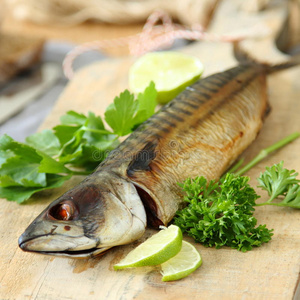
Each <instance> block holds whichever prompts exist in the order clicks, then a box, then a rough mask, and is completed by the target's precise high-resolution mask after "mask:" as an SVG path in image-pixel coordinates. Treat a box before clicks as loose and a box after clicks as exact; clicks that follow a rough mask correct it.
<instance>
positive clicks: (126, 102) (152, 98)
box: [105, 82, 157, 136]
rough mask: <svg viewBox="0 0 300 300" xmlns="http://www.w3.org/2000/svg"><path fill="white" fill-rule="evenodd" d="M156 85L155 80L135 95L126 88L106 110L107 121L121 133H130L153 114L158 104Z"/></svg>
mask: <svg viewBox="0 0 300 300" xmlns="http://www.w3.org/2000/svg"><path fill="white" fill-rule="evenodd" d="M156 95H157V92H156V90H155V85H154V83H153V82H151V83H150V85H149V86H148V87H147V88H146V89H145V91H144V93H141V94H139V95H138V98H137V100H134V95H133V94H131V93H130V92H129V91H128V90H125V91H124V92H123V93H121V94H120V96H119V97H116V98H115V99H114V103H112V104H111V105H110V106H109V107H108V108H107V109H106V112H105V121H106V122H107V124H108V125H109V126H110V127H111V128H112V129H113V131H114V132H115V133H116V134H117V135H119V136H124V135H127V134H129V133H130V132H132V131H133V129H134V128H136V127H137V126H138V125H139V124H141V123H142V122H144V121H146V120H147V119H148V118H149V117H150V116H152V115H153V113H154V110H155V106H156Z"/></svg>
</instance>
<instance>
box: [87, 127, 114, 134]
mask: <svg viewBox="0 0 300 300" xmlns="http://www.w3.org/2000/svg"><path fill="white" fill-rule="evenodd" d="M82 129H84V130H85V131H90V132H94V133H100V134H113V135H115V133H113V132H111V131H109V130H106V129H94V128H89V127H86V126H83V127H82Z"/></svg>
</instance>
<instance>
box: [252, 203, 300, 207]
mask: <svg viewBox="0 0 300 300" xmlns="http://www.w3.org/2000/svg"><path fill="white" fill-rule="evenodd" d="M264 205H273V206H285V207H293V206H292V205H289V204H286V203H274V202H263V203H255V206H264ZM295 208H299V207H298V206H295Z"/></svg>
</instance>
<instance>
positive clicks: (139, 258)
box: [114, 225, 182, 270]
mask: <svg viewBox="0 0 300 300" xmlns="http://www.w3.org/2000/svg"><path fill="white" fill-rule="evenodd" d="M181 245H182V232H181V230H180V228H179V227H177V226H175V225H170V226H169V227H168V228H166V229H163V230H161V231H159V232H158V233H156V234H154V235H153V236H152V237H150V238H149V239H147V240H146V241H145V242H144V243H142V244H140V245H139V246H138V247H136V248H135V249H133V250H132V251H131V252H129V253H128V255H127V256H126V257H125V258H124V259H123V260H121V261H120V262H119V263H118V264H116V265H114V269H115V270H119V269H124V268H129V267H142V266H154V265H160V264H161V263H163V262H165V261H166V260H168V259H170V258H171V257H173V256H175V255H176V254H177V253H178V252H179V251H180V249H181Z"/></svg>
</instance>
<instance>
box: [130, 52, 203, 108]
mask: <svg viewBox="0 0 300 300" xmlns="http://www.w3.org/2000/svg"><path fill="white" fill-rule="evenodd" d="M202 73H203V65H202V63H201V61H200V60H199V59H198V58H196V57H194V56H190V55H186V54H183V53H179V52H171V51H165V52H153V53H148V54H145V55H144V56H142V57H141V58H139V59H138V60H137V61H136V62H135V63H134V64H133V65H132V66H131V68H130V70H129V87H130V89H131V91H132V92H133V93H136V94H138V93H142V92H143V91H144V90H145V88H146V87H147V86H148V85H149V83H150V81H153V82H154V83H155V87H156V90H157V102H158V103H160V104H166V103H167V102H169V101H170V100H172V99H173V98H175V97H176V96H177V95H178V94H179V93H181V92H182V91H183V90H184V89H185V88H186V87H187V86H189V85H191V84H192V83H194V82H195V81H197V80H198V79H199V78H200V76H201V74H202Z"/></svg>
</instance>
